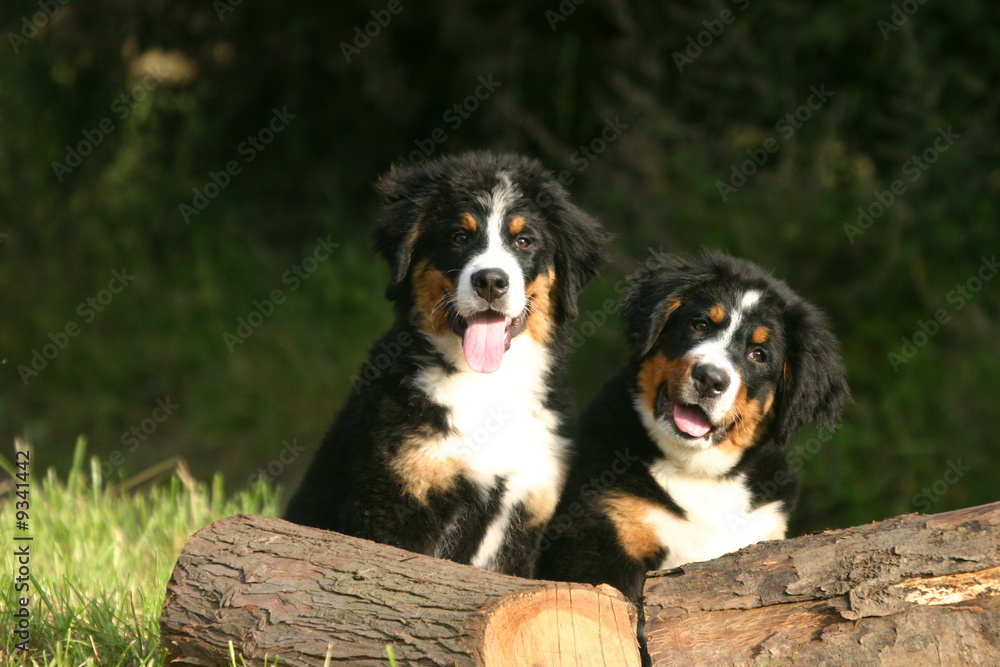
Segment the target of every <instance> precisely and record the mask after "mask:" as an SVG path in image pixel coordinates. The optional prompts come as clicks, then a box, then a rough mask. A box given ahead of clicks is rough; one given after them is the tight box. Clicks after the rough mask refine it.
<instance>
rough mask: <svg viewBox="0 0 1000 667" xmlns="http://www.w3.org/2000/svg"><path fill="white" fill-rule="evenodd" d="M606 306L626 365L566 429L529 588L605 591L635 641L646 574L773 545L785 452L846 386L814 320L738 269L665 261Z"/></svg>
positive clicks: (770, 282)
mask: <svg viewBox="0 0 1000 667" xmlns="http://www.w3.org/2000/svg"><path fill="white" fill-rule="evenodd" d="M620 306H621V308H620V315H621V320H622V324H623V326H624V329H625V333H626V338H627V341H628V344H629V346H630V352H631V358H630V360H629V361H628V363H627V364H626V365H625V367H624V368H622V369H621V371H620V372H619V373H618V374H617V375H615V376H614V377H613V378H612V379H610V380H609V381H608V382H607V383H606V384H605V385H604V386H603V387H602V388H601V390H600V392H599V393H598V395H597V397H596V398H594V400H593V402H592V403H591V404H590V405H589V406H588V408H587V409H586V411H585V413H584V415H583V417H582V423H581V427H580V434H579V436H578V439H577V448H576V449H577V451H576V456H575V459H574V461H573V465H572V468H571V472H570V476H569V478H568V480H567V484H566V489H565V491H564V494H563V496H562V499H561V501H560V504H559V507H558V508H557V510H556V513H555V515H554V518H553V520H552V523H551V525H550V527H549V529H547V531H546V535H545V539H544V540H543V543H542V545H541V547H542V555H541V559H540V563H539V573H538V574H539V576H540V577H542V578H546V579H556V580H562V581H579V582H584V583H591V584H600V583H607V584H611V585H612V586H615V587H616V588H618V589H619V590H620V591H622V592H623V593H624V594H625V595H626V596H627V597H628V598H629V599H630V600H632V601H633V602H634V603H635V604H636V605H637V607H638V611H639V615H640V640H643V639H644V637H643V634H644V633H643V632H642V626H641V620H642V618H643V614H642V589H643V583H644V581H645V574H646V571H647V570H656V569H661V568H671V567H676V566H679V565H683V564H684V563H689V562H693V561H703V560H709V559H712V558H716V557H718V556H721V555H723V554H725V553H728V552H731V551H736V550H738V549H740V548H742V547H745V546H747V545H749V544H753V543H754V542H759V541H761V540H774V539H781V538H783V537H784V536H785V531H786V528H787V525H788V514H789V511H790V510H791V509H792V506H793V505H794V503H795V500H796V496H797V491H798V481H797V476H796V474H795V471H794V470H792V469H791V468H790V466H789V463H788V460H787V457H786V452H785V444H786V443H787V442H788V440H789V438H791V437H792V435H793V434H794V433H795V432H796V431H798V430H799V429H800V428H802V427H804V426H806V425H808V424H823V425H825V426H827V427H830V428H833V425H834V422H835V420H836V419H837V417H838V416H839V414H840V411H841V408H842V406H843V404H844V402H845V401H846V400H847V398H848V387H847V383H846V381H845V378H844V368H843V365H842V362H841V360H840V355H839V352H838V344H837V341H836V339H835V338H834V336H833V335H832V333H831V332H830V329H829V327H828V325H827V322H826V320H825V318H824V316H823V315H822V314H821V313H820V312H819V311H818V310H817V309H816V308H815V307H813V306H812V305H810V304H809V303H806V302H805V301H804V300H802V298H800V297H799V296H798V295H796V294H795V293H794V292H793V291H792V290H791V289H790V288H789V287H788V286H787V285H786V284H785V283H784V282H782V281H780V280H778V279H776V278H774V277H772V276H771V275H769V274H768V273H766V272H765V271H764V270H762V269H761V268H760V267H758V266H757V265H755V264H753V263H751V262H749V261H747V260H743V259H737V258H734V257H730V256H728V255H725V254H723V253H721V252H717V251H710V252H707V253H706V254H704V255H702V256H701V257H698V258H695V259H686V258H682V257H676V256H667V257H666V258H665V259H664V260H663V261H662V262H661V263H660V264H659V265H658V266H657V267H655V268H654V269H652V270H650V271H648V272H645V273H644V274H643V275H639V276H638V277H637V278H635V279H634V280H632V281H631V284H630V286H629V288H628V290H627V291H626V292H625V294H624V295H623V298H622V300H621V304H620ZM645 659H646V661H647V664H648V656H646V658H645Z"/></svg>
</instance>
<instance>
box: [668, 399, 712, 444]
mask: <svg viewBox="0 0 1000 667" xmlns="http://www.w3.org/2000/svg"><path fill="white" fill-rule="evenodd" d="M674 423H675V424H677V428H679V429H680V430H682V431H684V432H685V433H687V434H688V435H690V436H691V437H693V438H700V437H701V436H703V435H705V434H706V433H708V432H709V431H711V430H712V425H711V424H709V423H708V419H707V418H706V417H705V413H703V412H702V411H701V410H698V409H697V408H688V407H685V406H683V405H675V406H674Z"/></svg>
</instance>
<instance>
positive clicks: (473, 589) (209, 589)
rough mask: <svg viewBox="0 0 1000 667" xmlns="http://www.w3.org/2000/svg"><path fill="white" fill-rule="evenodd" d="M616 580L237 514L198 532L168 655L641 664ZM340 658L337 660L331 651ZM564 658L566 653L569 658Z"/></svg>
mask: <svg viewBox="0 0 1000 667" xmlns="http://www.w3.org/2000/svg"><path fill="white" fill-rule="evenodd" d="M635 619H636V615H635V611H634V609H633V607H632V605H631V604H629V602H628V601H627V600H626V599H625V598H624V597H623V596H622V595H621V594H620V593H619V592H618V591H616V590H615V589H613V588H611V587H610V586H602V587H600V589H597V588H594V587H593V586H586V585H583V584H566V583H556V582H546V581H532V580H530V579H519V578H517V577H509V576H505V575H500V574H495V573H492V572H486V571H483V570H477V569H475V568H472V567H469V566H467V565H459V564H457V563H452V562H450V561H445V560H438V559H435V558H430V557H428V556H422V555H418V554H414V553H410V552H408V551H403V550H401V549H395V548H393V547H388V546H385V545H380V544H376V543H374V542H369V541H367V540H361V539H357V538H353V537H347V536H344V535H339V534H337V533H331V532H327V531H323V530H316V529H313V528H306V527H304V526H298V525H295V524H292V523H288V522H287V521H282V520H281V519H267V518H264V517H259V516H244V515H238V516H233V517H229V518H226V519H222V520H220V521H216V522H215V523H213V524H211V525H210V526H208V527H207V528H205V529H203V530H201V531H199V532H198V533H196V534H195V535H194V536H193V537H192V538H191V540H190V541H189V542H188V544H187V546H186V547H185V548H184V551H183V553H182V554H181V556H180V558H179V559H178V561H177V566H176V567H175V568H174V573H173V576H172V577H171V579H170V583H169V584H168V585H167V598H166V602H165V603H164V606H163V616H162V618H161V620H160V627H161V632H160V641H161V644H162V645H163V646H164V647H165V648H166V649H167V654H168V664H172V665H227V664H229V643H230V642H232V644H233V648H234V651H235V653H236V655H238V656H241V657H242V658H243V659H244V660H245V661H246V662H247V664H249V665H264V664H265V663H266V664H268V665H273V664H274V659H275V658H277V659H278V660H279V662H280V664H281V665H324V664H338V665H340V664H351V665H379V666H380V667H386V666H387V665H389V660H388V658H387V654H386V646H387V645H389V644H391V645H392V646H393V650H394V653H395V656H396V658H397V659H398V661H399V664H400V665H483V666H484V667H494V666H495V667H513V666H515V665H517V666H520V665H551V664H566V665H574V664H578V665H608V666H611V665H614V666H616V667H617V666H621V667H633V666H635V665H638V664H639V649H638V645H637V644H636V641H635ZM327 660H329V663H327V662H325V661H327ZM560 660H561V661H562V662H561V663H560V662H559V661H560Z"/></svg>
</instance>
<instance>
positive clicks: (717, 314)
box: [708, 303, 726, 324]
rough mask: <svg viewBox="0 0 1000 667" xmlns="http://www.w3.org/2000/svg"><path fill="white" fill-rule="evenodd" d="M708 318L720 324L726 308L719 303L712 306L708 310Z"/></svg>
mask: <svg viewBox="0 0 1000 667" xmlns="http://www.w3.org/2000/svg"><path fill="white" fill-rule="evenodd" d="M708 319H710V320H712V321H713V322H715V323H716V324H722V320H724V319H726V309H725V308H723V307H722V304H721V303H717V304H715V305H714V306H712V308H711V310H709V311H708Z"/></svg>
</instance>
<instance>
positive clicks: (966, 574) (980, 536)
mask: <svg viewBox="0 0 1000 667" xmlns="http://www.w3.org/2000/svg"><path fill="white" fill-rule="evenodd" d="M645 594H646V619H647V632H648V637H649V649H650V655H651V656H652V658H653V663H654V664H656V665H681V664H683V665H692V664H694V665H723V664H725V665H764V664H767V665H782V664H788V665H791V664H794V665H795V667H801V666H802V665H886V666H889V667H895V666H897V665H898V666H900V667H918V666H922V665H955V666H956V667H958V666H963V667H965V666H968V665H984V666H986V665H990V666H993V667H996V666H997V665H1000V503H993V504H990V505H983V506H981V507H972V508H968V509H963V510H957V511H954V512H947V513H943V514H935V515H931V516H921V515H914V514H910V515H904V516H900V517H896V518H893V519H888V520H886V521H882V522H879V523H875V524H871V525H868V526H860V527H855V528H848V529H845V530H837V531H829V532H826V533H821V534H817V535H807V536H805V537H799V538H795V539H790V540H782V541H778V542H764V543H761V544H756V545H752V546H750V547H747V548H746V549H743V550H741V551H739V552H736V553H734V554H728V555H726V556H723V557H721V558H717V559H715V560H713V561H709V562H705V563H693V564H689V565H685V566H683V567H681V568H676V569H674V570H669V571H661V572H657V573H652V574H651V575H650V576H649V578H648V579H647V581H646V587H645Z"/></svg>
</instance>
